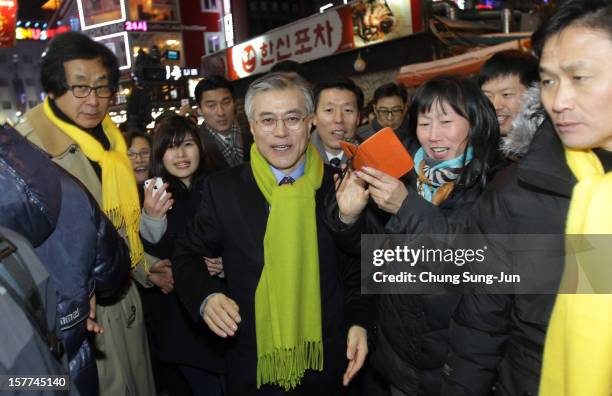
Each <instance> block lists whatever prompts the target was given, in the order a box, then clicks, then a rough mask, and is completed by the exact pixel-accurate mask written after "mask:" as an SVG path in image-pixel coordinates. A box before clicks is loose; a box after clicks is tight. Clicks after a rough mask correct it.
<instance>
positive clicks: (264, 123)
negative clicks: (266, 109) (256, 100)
mask: <svg viewBox="0 0 612 396" xmlns="http://www.w3.org/2000/svg"><path fill="white" fill-rule="evenodd" d="M306 118H308V116H297V115H293V116H288V117H285V118H272V117H264V118H260V119H259V120H255V122H256V123H257V124H259V125H261V129H263V131H264V132H272V131H273V130H275V129H276V127H277V126H278V122H279V121H281V120H282V121H283V125H285V128H287V129H289V130H291V131H295V130H297V129H298V128H299V127H300V125H301V124H302V121H304V120H305V119H306Z"/></svg>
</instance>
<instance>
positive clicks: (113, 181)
mask: <svg viewBox="0 0 612 396" xmlns="http://www.w3.org/2000/svg"><path fill="white" fill-rule="evenodd" d="M41 81H42V85H43V88H44V89H45V92H47V94H48V96H47V98H46V99H45V101H44V103H42V104H41V105H38V106H36V107H35V108H33V109H32V110H30V111H29V112H27V113H26V115H25V118H24V121H23V122H22V123H21V124H20V125H18V126H17V129H18V130H19V132H20V133H22V134H23V135H24V136H25V137H26V138H27V139H28V140H30V141H31V142H32V143H34V144H36V145H37V146H39V147H40V148H41V149H43V150H44V151H46V152H47V153H48V154H49V155H50V157H51V158H52V159H53V161H54V162H56V163H57V164H59V165H60V166H61V167H63V168H64V169H66V170H67V171H68V172H69V173H71V174H72V175H73V176H75V177H76V178H77V179H79V180H80V181H81V183H82V184H83V185H84V187H85V188H86V189H87V190H89V192H90V193H91V194H92V195H93V197H94V198H95V199H96V200H97V201H98V204H99V205H100V207H101V208H102V209H103V210H104V212H105V214H106V215H107V216H108V217H109V219H110V220H111V221H112V223H113V225H114V226H115V227H116V228H117V229H118V230H119V232H120V234H121V235H122V236H124V238H125V239H126V240H127V242H128V244H129V247H130V257H131V266H132V274H133V278H134V279H136V280H137V281H139V282H141V283H142V284H143V285H145V286H150V284H148V282H147V281H146V274H145V268H144V265H145V260H144V254H143V248H142V243H141V242H140V237H139V234H138V226H139V213H140V207H139V200H138V192H137V190H136V180H135V178H134V173H133V171H132V167H131V165H130V161H129V160H128V158H127V147H126V143H125V141H124V139H123V136H122V135H121V133H120V132H119V130H118V129H117V127H116V126H115V124H114V123H113V122H112V121H111V119H110V118H109V117H108V115H107V111H108V108H109V105H110V103H111V97H112V96H113V94H114V93H115V91H116V90H117V86H118V82H119V68H118V64H117V60H116V58H115V56H114V54H113V53H112V52H111V51H110V50H109V49H108V48H107V47H106V46H104V45H103V44H101V43H97V42H95V41H93V40H92V39H90V38H89V37H88V36H85V35H83V34H79V33H65V34H62V35H59V36H57V37H56V38H55V39H53V40H52V41H51V43H50V44H49V47H48V48H47V51H46V54H45V55H44V57H43V58H42V63H41ZM73 243H75V244H77V243H79V235H74V242H73ZM125 265H130V264H129V263H125ZM92 312H94V310H92ZM95 312H96V320H97V322H98V324H99V325H100V326H101V328H99V327H98V328H97V331H96V333H97V334H96V336H95V347H96V349H97V350H98V351H97V353H96V365H97V368H98V377H99V385H100V386H99V388H100V394H101V395H113V396H115V395H126V394H131V395H154V394H155V385H154V382H153V374H152V369H151V363H150V358H149V349H148V344H147V335H146V332H145V325H144V317H143V312H142V304H141V302H140V297H139V295H138V292H137V290H136V286H135V285H134V284H133V283H131V282H130V283H129V284H128V286H127V287H126V290H125V292H124V293H123V294H122V295H121V296H120V297H119V298H117V299H115V300H113V301H97V310H95Z"/></svg>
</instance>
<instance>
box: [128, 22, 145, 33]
mask: <svg viewBox="0 0 612 396" xmlns="http://www.w3.org/2000/svg"><path fill="white" fill-rule="evenodd" d="M125 30H129V31H139V32H146V31H148V30H149V29H148V26H147V21H125Z"/></svg>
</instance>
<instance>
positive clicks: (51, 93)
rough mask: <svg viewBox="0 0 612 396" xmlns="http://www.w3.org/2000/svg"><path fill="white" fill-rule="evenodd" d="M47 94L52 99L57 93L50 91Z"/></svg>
mask: <svg viewBox="0 0 612 396" xmlns="http://www.w3.org/2000/svg"><path fill="white" fill-rule="evenodd" d="M47 96H48V97H50V98H51V99H53V100H55V95H53V92H48V93H47Z"/></svg>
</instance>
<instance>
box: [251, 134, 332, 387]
mask: <svg viewBox="0 0 612 396" xmlns="http://www.w3.org/2000/svg"><path fill="white" fill-rule="evenodd" d="M251 167H252V169H253V175H254V176H255V181H256V182H257V186H258V187H259V190H260V191H261V193H262V194H263V195H264V197H265V198H266V201H268V204H270V215H269V216H268V224H267V226H266V234H265V236H264V267H263V270H262V273H261V278H260V280H259V284H258V285H257V290H256V291H255V336H256V339H257V389H259V388H260V387H261V385H263V384H276V385H279V386H281V387H283V388H284V389H285V390H289V389H292V388H295V387H296V386H298V385H299V384H300V381H301V379H302V377H303V376H304V372H305V371H306V370H307V369H311V370H319V371H322V370H323V337H322V330H321V286H320V283H319V248H318V242H317V222H316V213H315V193H316V190H317V189H319V187H321V180H322V179H323V161H322V160H321V157H319V155H318V154H317V151H316V149H314V148H313V147H312V146H310V145H309V146H308V148H307V150H306V167H305V171H304V176H302V177H300V178H299V179H298V180H296V182H295V183H293V184H285V185H283V186H279V185H278V183H277V182H276V178H275V177H274V174H273V173H272V170H271V169H270V166H269V165H268V162H267V161H266V160H265V158H264V157H263V156H262V155H261V153H260V152H259V150H257V147H256V146H255V145H253V146H252V147H251Z"/></svg>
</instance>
